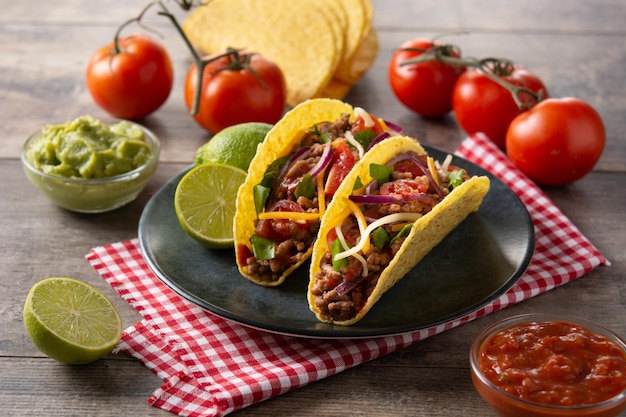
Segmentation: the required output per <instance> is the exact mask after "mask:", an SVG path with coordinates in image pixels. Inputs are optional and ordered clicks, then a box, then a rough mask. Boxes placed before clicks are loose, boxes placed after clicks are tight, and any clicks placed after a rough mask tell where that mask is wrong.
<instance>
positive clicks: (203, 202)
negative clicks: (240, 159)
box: [174, 163, 246, 249]
mask: <svg viewBox="0 0 626 417" xmlns="http://www.w3.org/2000/svg"><path fill="white" fill-rule="evenodd" d="M245 179H246V172H245V171H244V170H242V169H239V168H236V167H233V166H230V165H223V164H216V163H204V164H202V165H198V166H196V167H193V168H192V169H191V170H189V172H187V173H186V174H185V175H184V176H183V177H182V178H181V180H180V182H179V183H178V186H177V187H176V193H175V195H174V208H175V210H176V216H178V221H179V222H180V225H181V226H182V228H183V229H184V230H185V232H187V233H188V234H189V235H190V236H191V237H193V238H194V239H196V240H197V241H199V242H200V243H202V244H203V245H205V246H207V247H209V248H213V249H220V248H232V247H233V217H235V208H236V205H237V204H236V203H237V190H238V189H239V186H240V185H241V184H243V182H244V180H245Z"/></svg>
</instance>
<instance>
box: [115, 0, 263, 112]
mask: <svg viewBox="0 0 626 417" xmlns="http://www.w3.org/2000/svg"><path fill="white" fill-rule="evenodd" d="M176 4H178V5H179V6H180V7H181V8H182V9H183V10H189V9H191V7H192V6H194V1H193V0H176ZM203 4H206V3H203ZM156 6H158V7H160V8H161V10H160V11H158V12H157V14H158V15H160V16H165V17H167V18H168V19H169V20H170V21H171V22H172V24H173V25H174V28H175V29H176V31H177V32H178V34H179V35H180V36H181V37H182V38H183V41H184V42H185V45H186V46H187V49H188V50H189V52H190V53H191V57H192V58H193V60H194V63H195V64H196V67H197V69H198V78H197V80H196V86H197V87H196V91H195V96H194V101H193V106H192V109H191V114H192V115H196V114H198V109H199V107H200V95H201V93H202V88H201V87H202V77H203V75H204V69H205V67H206V66H207V65H208V64H210V63H211V62H213V61H216V60H218V59H221V58H224V57H229V60H230V62H229V65H228V66H227V67H226V68H223V69H224V70H225V69H238V68H247V69H248V70H250V71H251V72H252V73H253V74H254V75H255V77H257V79H259V80H260V82H261V83H262V84H263V85H264V86H265V82H264V81H263V80H262V79H261V77H260V76H259V75H258V74H257V73H256V72H255V71H253V70H252V68H251V67H250V65H249V63H250V57H251V55H246V56H245V57H244V58H243V59H242V58H241V55H240V53H239V52H240V51H239V50H236V49H232V48H228V49H227V50H226V52H224V53H222V54H219V55H215V56H212V57H211V58H208V59H202V58H201V57H200V55H198V52H196V49H195V48H194V47H193V45H192V44H191V42H190V41H189V39H188V38H187V35H185V32H184V31H183V29H182V27H181V26H180V24H179V23H178V20H177V19H176V17H175V16H174V15H173V14H172V13H171V12H170V11H169V10H168V9H167V7H165V4H163V2H162V1H161V0H155V1H152V2H150V3H148V4H147V5H146V6H145V7H144V8H143V9H142V10H141V12H140V13H139V15H137V16H136V17H133V18H132V19H129V20H127V21H126V22H124V23H122V25H120V27H119V28H118V29H117V31H116V32H115V38H114V42H113V43H114V50H113V55H114V54H117V53H121V52H123V51H122V48H121V47H120V44H119V39H120V37H121V33H122V31H123V30H124V28H126V27H127V26H129V25H130V24H132V23H137V24H138V25H139V26H141V27H142V28H144V29H147V30H151V29H150V28H149V27H147V26H145V25H143V24H142V21H141V20H142V19H143V17H144V15H145V14H146V12H147V11H148V10H149V9H150V8H152V7H156ZM200 6H201V5H200ZM151 31H152V32H154V31H153V30H151Z"/></svg>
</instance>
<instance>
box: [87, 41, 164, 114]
mask: <svg viewBox="0 0 626 417" xmlns="http://www.w3.org/2000/svg"><path fill="white" fill-rule="evenodd" d="M118 45H119V51H116V49H115V44H114V42H111V43H110V44H109V45H108V46H103V47H101V48H99V49H97V50H96V51H95V52H94V54H93V55H92V56H91V58H90V59H89V62H88V63H87V70H86V74H85V78H86V82H87V88H88V89H89V92H90V93H91V96H92V97H93V99H94V101H95V102H96V104H98V106H100V107H101V108H102V109H103V110H105V111H107V112H108V113H110V114H112V115H113V116H116V117H119V118H122V119H131V120H135V119H140V118H142V117H145V116H147V115H149V114H151V113H152V112H154V111H155V110H157V109H158V108H159V107H161V105H162V104H163V103H165V101H166V100H167V98H168V97H169V95H170V92H171V91H172V86H173V80H174V70H173V67H172V61H171V59H170V56H169V54H168V53H167V50H166V49H165V48H164V47H163V46H162V45H161V44H160V43H158V42H157V41H155V40H154V39H152V38H150V37H149V36H146V35H129V36H125V37H121V38H119V39H118Z"/></svg>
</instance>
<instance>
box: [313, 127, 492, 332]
mask: <svg viewBox="0 0 626 417" xmlns="http://www.w3.org/2000/svg"><path fill="white" fill-rule="evenodd" d="M451 160H452V157H451V156H448V157H447V158H446V160H445V161H442V163H439V162H436V161H434V160H433V158H432V157H430V156H428V154H427V153H426V151H425V150H424V149H423V148H422V147H421V146H420V144H419V143H418V142H417V140H415V139H412V138H408V137H400V136H398V137H393V138H390V139H387V140H385V141H384V142H383V143H380V144H378V145H376V146H374V147H373V148H372V149H371V150H370V152H368V154H367V155H366V156H365V157H364V158H363V159H361V160H360V161H359V162H358V163H357V164H356V165H355V167H354V168H353V170H352V171H351V172H350V174H349V175H348V176H347V177H346V178H345V180H344V182H343V184H342V185H341V186H340V187H339V189H338V190H337V192H336V195H335V197H334V199H333V201H332V202H331V203H330V204H329V205H328V207H327V210H326V213H325V215H324V218H323V219H322V223H321V225H320V229H319V234H318V237H317V240H316V242H315V245H314V247H313V254H312V258H311V267H310V268H311V269H310V282H309V288H308V302H309V307H310V309H311V310H312V311H313V312H314V313H315V315H316V317H317V318H318V319H319V320H320V321H322V322H327V323H333V324H338V325H345V326H348V325H352V324H354V323H356V322H358V321H359V320H361V319H362V318H363V317H364V316H365V314H367V312H368V311H369V310H370V309H371V308H372V306H373V305H374V304H375V303H376V302H377V301H378V300H379V299H380V297H381V296H382V295H383V294H384V293H385V292H386V291H387V290H389V289H390V288H391V287H392V286H393V285H395V284H396V283H397V282H398V281H399V280H400V279H402V278H403V277H404V275H405V274H406V273H407V272H409V271H410V270H411V269H412V268H413V267H414V266H415V265H416V264H417V263H418V262H419V261H420V260H421V259H422V258H424V256H426V254H428V252H430V250H431V249H432V248H434V247H435V246H436V245H437V244H439V242H440V241H441V240H443V238H444V237H445V236H446V235H448V233H450V232H451V231H452V230H453V229H454V228H455V227H457V225H459V224H460V223H461V222H462V221H463V220H464V219H465V218H466V217H467V216H468V215H469V214H470V213H472V212H474V211H476V210H477V209H478V207H479V206H480V204H481V202H482V200H483V197H484V196H485V194H486V193H487V192H488V191H489V184H490V183H489V179H488V178H487V177H484V176H480V177H478V176H473V177H470V176H468V174H467V172H466V171H465V170H463V169H460V168H458V167H454V166H452V165H451V164H450V162H451Z"/></svg>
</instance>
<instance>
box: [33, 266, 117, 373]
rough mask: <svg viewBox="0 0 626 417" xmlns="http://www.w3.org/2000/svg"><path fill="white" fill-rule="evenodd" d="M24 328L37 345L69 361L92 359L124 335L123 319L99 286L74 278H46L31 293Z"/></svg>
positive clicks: (73, 362)
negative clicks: (99, 289) (97, 287)
mask: <svg viewBox="0 0 626 417" xmlns="http://www.w3.org/2000/svg"><path fill="white" fill-rule="evenodd" d="M23 315H24V327H25V329H26V333H27V334H28V336H29V337H30V338H31V340H32V341H33V343H34V344H35V346H36V347H37V348H38V349H39V350H41V351H42V352H43V353H45V354H46V355H48V356H49V357H51V358H53V359H56V360H57V361H59V362H64V363H68V364H84V363H89V362H93V361H95V360H96V359H99V358H101V357H103V356H104V355H106V354H107V353H109V352H111V350H113V348H114V347H115V345H117V343H118V342H119V341H120V338H121V336H122V319H121V318H120V315H119V314H118V312H117V310H116V309H115V306H114V305H113V304H111V301H110V300H109V299H108V298H107V297H106V296H105V295H104V294H102V293H101V292H100V291H98V290H97V289H96V288H94V287H92V286H91V285H88V284H85V283H83V282H80V281H77V280H75V279H72V278H59V277H53V278H47V279H44V280H42V281H39V282H38V283H36V284H35V285H33V287H32V288H31V289H30V291H29V292H28V296H27V297H26V303H25V304H24V312H23Z"/></svg>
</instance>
